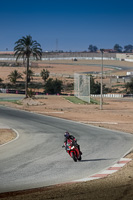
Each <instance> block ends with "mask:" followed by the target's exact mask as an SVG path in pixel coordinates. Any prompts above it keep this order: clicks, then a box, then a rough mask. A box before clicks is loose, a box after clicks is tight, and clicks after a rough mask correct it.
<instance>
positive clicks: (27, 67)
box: [25, 57, 29, 98]
mask: <svg viewBox="0 0 133 200" xmlns="http://www.w3.org/2000/svg"><path fill="white" fill-rule="evenodd" d="M28 70H29V57H27V65H26V81H25V98H28Z"/></svg>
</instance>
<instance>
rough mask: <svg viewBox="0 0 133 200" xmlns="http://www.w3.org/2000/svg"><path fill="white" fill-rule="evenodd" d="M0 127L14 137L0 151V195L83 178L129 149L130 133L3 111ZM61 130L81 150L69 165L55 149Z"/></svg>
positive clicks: (132, 139)
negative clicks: (16, 135)
mask: <svg viewBox="0 0 133 200" xmlns="http://www.w3.org/2000/svg"><path fill="white" fill-rule="evenodd" d="M0 126H5V127H7V126H8V127H10V128H13V129H15V130H16V131H17V132H18V133H19V138H18V139H17V140H15V141H13V142H11V143H9V144H8V145H4V146H1V147H0V192H7V191H16V190H22V189H28V188H34V187H40V186H48V185H53V184H57V183H64V182H70V181H72V180H77V179H81V178H85V177H88V176H90V175H92V174H94V173H97V172H99V171H100V170H102V169H104V168H107V167H109V166H111V165H112V164H114V163H115V162H117V161H118V160H119V159H120V158H121V157H122V156H123V155H124V154H125V153H127V152H128V151H129V150H130V149H131V148H132V145H133V136H132V135H131V134H125V133H121V132H116V131H111V130H107V129H102V128H97V127H93V126H88V125H84V124H81V123H77V122H73V121H69V120H63V119H59V118H54V117H49V116H43V115H38V114H34V113H30V112H25V111H20V110H13V109H11V108H7V107H3V106H0ZM66 130H68V131H70V132H71V133H72V134H73V135H75V137H76V138H77V140H78V142H79V144H80V145H81V150H82V152H83V160H82V161H81V162H77V163H75V162H73V160H72V159H71V158H70V157H69V156H68V154H67V153H66V152H65V151H64V149H62V148H61V146H62V144H63V140H64V136H63V134H64V132H65V131H66Z"/></svg>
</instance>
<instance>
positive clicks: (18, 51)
mask: <svg viewBox="0 0 133 200" xmlns="http://www.w3.org/2000/svg"><path fill="white" fill-rule="evenodd" d="M15 45H16V46H15V47H14V51H15V54H14V55H15V56H16V60H17V59H18V58H20V57H22V58H23V60H26V63H27V64H26V81H25V96H26V98H28V70H29V61H30V56H31V55H32V56H33V57H35V58H36V59H41V56H42V49H41V45H40V44H39V43H38V42H37V41H36V40H32V37H31V36H30V35H27V36H26V37H24V36H23V37H22V38H21V39H19V40H18V41H16V42H15Z"/></svg>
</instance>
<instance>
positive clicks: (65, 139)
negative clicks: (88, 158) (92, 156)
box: [64, 131, 82, 155]
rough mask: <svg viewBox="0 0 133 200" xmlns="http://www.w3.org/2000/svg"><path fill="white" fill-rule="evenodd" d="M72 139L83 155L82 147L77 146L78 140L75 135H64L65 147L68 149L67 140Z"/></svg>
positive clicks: (66, 133) (67, 133)
mask: <svg viewBox="0 0 133 200" xmlns="http://www.w3.org/2000/svg"><path fill="white" fill-rule="evenodd" d="M68 139H70V140H72V142H73V143H74V145H75V146H76V147H77V148H78V150H79V152H80V154H81V155H82V152H81V151H80V145H79V144H77V140H76V139H75V137H74V136H73V135H70V133H69V132H68V131H66V132H65V134H64V146H65V147H66V144H67V140H68Z"/></svg>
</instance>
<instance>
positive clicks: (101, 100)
mask: <svg viewBox="0 0 133 200" xmlns="http://www.w3.org/2000/svg"><path fill="white" fill-rule="evenodd" d="M100 51H101V53H102V65H101V97H100V110H102V109H103V53H104V49H100Z"/></svg>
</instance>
